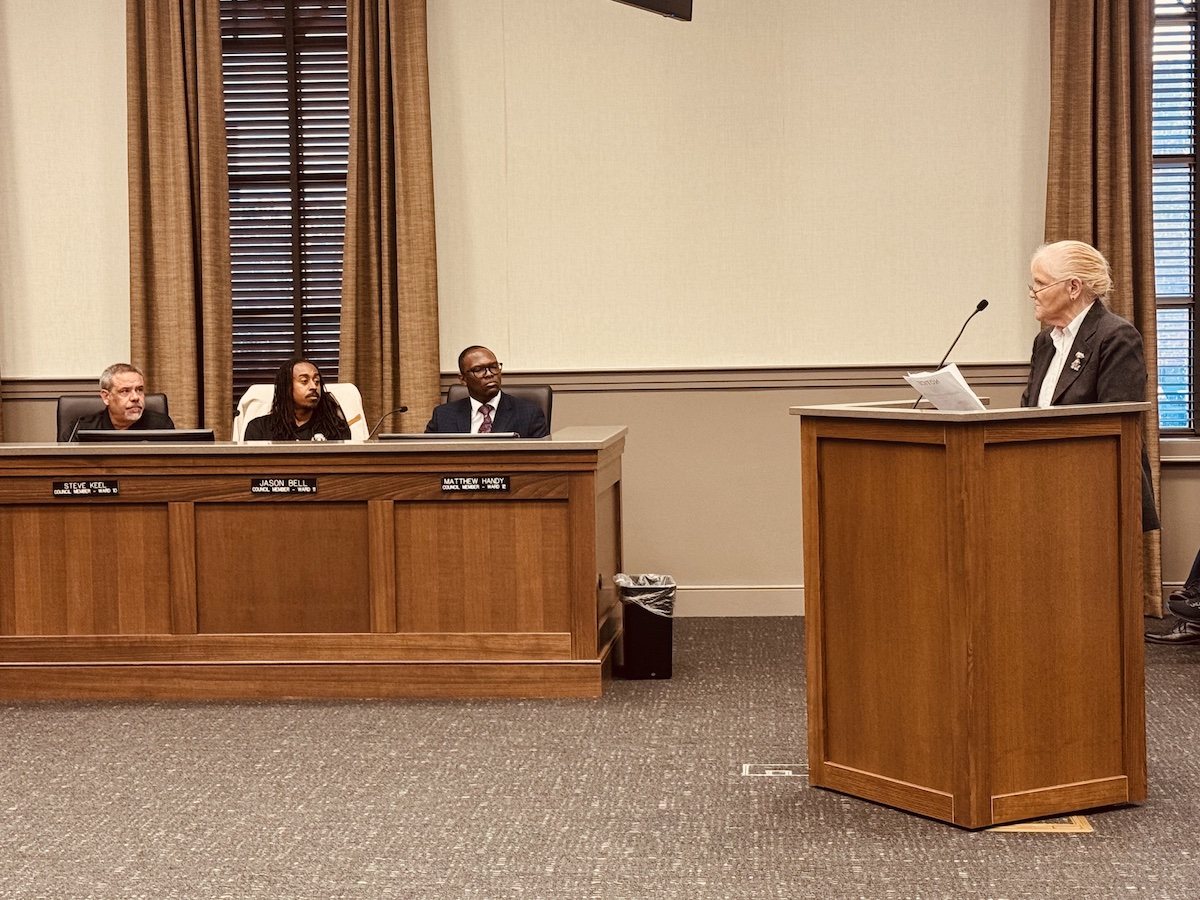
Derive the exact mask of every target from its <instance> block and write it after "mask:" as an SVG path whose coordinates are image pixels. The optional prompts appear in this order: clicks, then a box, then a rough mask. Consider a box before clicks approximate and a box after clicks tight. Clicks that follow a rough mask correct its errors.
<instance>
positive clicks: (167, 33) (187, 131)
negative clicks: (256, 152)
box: [125, 0, 233, 439]
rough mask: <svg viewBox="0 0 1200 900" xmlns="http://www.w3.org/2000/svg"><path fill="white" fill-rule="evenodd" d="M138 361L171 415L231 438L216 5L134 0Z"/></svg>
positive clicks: (134, 335)
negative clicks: (164, 395) (163, 394)
mask: <svg viewBox="0 0 1200 900" xmlns="http://www.w3.org/2000/svg"><path fill="white" fill-rule="evenodd" d="M125 19H126V22H125V25H126V48H127V60H128V61H127V68H128V72H127V80H128V119H129V121H128V129H129V257H130V258H129V265H130V279H129V281H130V283H129V307H130V316H129V318H130V332H131V334H130V345H131V347H132V357H133V358H132V359H131V362H133V363H134V364H135V365H138V366H140V367H142V368H143V369H144V370H145V372H146V380H147V382H148V384H149V388H150V389H151V390H156V391H165V392H166V393H167V395H168V397H169V400H170V410H171V417H172V418H173V419H174V420H175V423H176V424H177V425H180V426H185V427H203V428H212V429H214V430H215V431H216V432H217V436H218V437H219V438H222V439H227V438H228V437H229V431H230V424H231V422H232V418H233V397H232V394H233V347H232V335H231V331H232V300H231V296H230V293H231V291H230V274H229V177H228V166H227V162H226V152H225V114H224V109H223V98H222V81H221V22H220V6H219V4H218V3H216V2H215V0H126V15H125Z"/></svg>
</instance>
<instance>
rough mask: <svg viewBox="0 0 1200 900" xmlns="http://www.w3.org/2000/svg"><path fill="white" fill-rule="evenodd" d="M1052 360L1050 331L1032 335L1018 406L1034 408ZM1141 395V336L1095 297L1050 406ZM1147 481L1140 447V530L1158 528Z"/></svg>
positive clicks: (1139, 398) (1143, 383) (1143, 378)
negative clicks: (1027, 368) (1023, 389)
mask: <svg viewBox="0 0 1200 900" xmlns="http://www.w3.org/2000/svg"><path fill="white" fill-rule="evenodd" d="M1053 359H1054V341H1053V340H1052V339H1051V338H1050V329H1049V328H1047V329H1045V330H1043V331H1042V332H1041V333H1040V334H1038V336H1037V337H1035V338H1034V339H1033V355H1032V358H1031V359H1030V361H1029V382H1028V383H1027V384H1026V385H1025V393H1023V394H1022V395H1021V405H1022V406H1037V402H1038V394H1039V393H1040V392H1041V389H1042V381H1043V380H1044V379H1045V377H1046V371H1047V370H1048V369H1049V368H1050V361H1051V360H1053ZM1145 399H1146V357H1145V354H1144V353H1143V351H1142V336H1141V334H1139V333H1138V330H1137V329H1136V328H1134V327H1133V326H1132V325H1131V324H1130V323H1129V322H1128V321H1127V320H1125V319H1123V318H1121V317H1120V316H1118V315H1117V314H1116V313H1114V312H1110V311H1109V310H1108V308H1107V307H1105V305H1104V304H1103V303H1101V302H1100V301H1099V300H1097V301H1096V302H1095V303H1093V304H1092V308H1091V309H1089V310H1088V313H1087V315H1086V316H1084V317H1083V322H1082V323H1081V324H1080V326H1079V334H1077V335H1076V336H1075V340H1074V342H1073V343H1072V344H1071V349H1070V350H1069V351H1067V362H1066V365H1064V366H1063V370H1062V375H1060V376H1059V378H1058V384H1056V385H1055V386H1054V395H1053V397H1052V398H1051V401H1050V403H1051V405H1052V406H1071V405H1074V404H1078V403H1124V402H1136V403H1140V402H1142V401H1143V400H1145ZM1152 485H1153V482H1152V481H1151V480H1150V458H1149V456H1147V455H1146V448H1145V447H1143V448H1142V530H1143V531H1153V530H1154V529H1156V528H1158V527H1159V522H1158V513H1157V512H1156V511H1155V509H1154V488H1153V486H1152Z"/></svg>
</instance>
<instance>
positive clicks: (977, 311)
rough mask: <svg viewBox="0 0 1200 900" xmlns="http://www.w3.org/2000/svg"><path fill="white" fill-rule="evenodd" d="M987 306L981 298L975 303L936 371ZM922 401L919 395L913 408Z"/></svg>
mask: <svg viewBox="0 0 1200 900" xmlns="http://www.w3.org/2000/svg"><path fill="white" fill-rule="evenodd" d="M987 307H988V302H987V300H980V301H979V302H978V303H976V304H975V309H974V310H972V312H971V314H970V315H969V316H967V321H966V322H963V324H962V328H960V329H958V334H956V335H955V336H954V340H953V341H951V342H950V349H949V350H947V351H946V355H945V356H943V357H942V359H941V362H939V363H938V364H937V365H936V366H934V367H933V371H935V372H936V371H937V370H938V369H940V368H941V367H942V366H943V365H945V364H946V360H948V359H949V358H950V354H951V353H952V352H953V350H954V347H955V345H956V344H957V343H958V339H959V338H960V337H962V336H963V332H964V331H966V330H967V323H968V322H970V321H971V320H972V319H973V318H975V317H976V316H977V315H979V314H980V313H981V312H983V311H984V310H985V309H987ZM920 403H921V398H920V397H918V398H917V401H916V403H914V404H913V405H912V408H913V409H916V408H917V406H918V405H920Z"/></svg>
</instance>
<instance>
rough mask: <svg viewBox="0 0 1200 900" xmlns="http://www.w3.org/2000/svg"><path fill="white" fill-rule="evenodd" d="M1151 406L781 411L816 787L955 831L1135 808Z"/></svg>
mask: <svg viewBox="0 0 1200 900" xmlns="http://www.w3.org/2000/svg"><path fill="white" fill-rule="evenodd" d="M1147 408H1148V407H1147V404H1145V403H1110V404H1096V405H1093V406H1072V407H1054V408H1052V409H1007V410H1005V409H998V410H987V411H985V412H971V413H948V412H939V411H937V410H913V409H906V408H898V407H896V406H894V405H890V404H878V405H874V404H861V405H848V406H824V407H804V408H795V409H793V410H792V413H793V414H796V415H799V416H800V417H801V434H800V456H801V468H802V470H803V497H804V606H805V617H806V619H805V630H806V633H807V654H808V656H807V673H808V728H809V733H808V747H809V777H810V781H811V783H812V784H813V785H816V786H819V787H827V788H832V789H834V790H838V791H843V792H845V793H848V794H853V795H855V796H858V797H864V798H866V799H869V800H875V801H878V802H881V803H886V804H889V805H891V806H896V807H900V808H901V809H906V810H909V811H911V812H915V813H920V814H922V815H926V816H931V817H933V818H936V819H943V820H945V821H947V822H953V823H955V824H957V825H962V826H965V827H967V828H981V827H984V826H988V825H994V824H998V823H1001V822H1012V821H1016V820H1019V819H1030V818H1039V817H1045V816H1052V815H1061V814H1064V813H1069V812H1075V811H1078V810H1082V809H1089V808H1092V807H1097V806H1106V805H1110V804H1119V803H1129V802H1136V801H1139V800H1143V799H1145V797H1146V725H1145V699H1144V696H1143V688H1144V674H1143V648H1142V534H1141V490H1140V488H1141V455H1140V454H1141V416H1142V414H1143V413H1144V411H1145V410H1146V409H1147Z"/></svg>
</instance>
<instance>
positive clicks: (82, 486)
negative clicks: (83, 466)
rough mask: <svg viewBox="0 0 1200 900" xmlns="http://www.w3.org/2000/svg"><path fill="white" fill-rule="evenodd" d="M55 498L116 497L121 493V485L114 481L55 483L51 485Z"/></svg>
mask: <svg viewBox="0 0 1200 900" xmlns="http://www.w3.org/2000/svg"><path fill="white" fill-rule="evenodd" d="M50 489H51V493H52V494H53V495H54V496H55V497H114V496H116V495H117V494H119V493H121V483H120V482H119V481H117V480H116V479H113V480H112V481H55V482H53V483H52V484H51V488H50Z"/></svg>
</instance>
